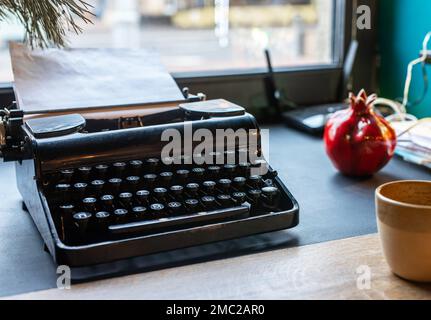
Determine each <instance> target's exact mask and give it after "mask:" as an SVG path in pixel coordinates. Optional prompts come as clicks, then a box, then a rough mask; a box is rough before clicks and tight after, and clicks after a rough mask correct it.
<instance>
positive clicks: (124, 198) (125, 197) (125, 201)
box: [118, 192, 133, 207]
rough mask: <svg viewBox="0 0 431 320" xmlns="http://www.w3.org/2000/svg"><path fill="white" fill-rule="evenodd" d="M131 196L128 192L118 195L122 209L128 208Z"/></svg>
mask: <svg viewBox="0 0 431 320" xmlns="http://www.w3.org/2000/svg"><path fill="white" fill-rule="evenodd" d="M132 198H133V195H132V194H131V193H130V192H122V193H120V194H119V195H118V200H119V202H120V204H121V205H122V206H124V207H130V205H131V204H132Z"/></svg>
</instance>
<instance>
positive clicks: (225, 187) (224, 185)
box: [218, 179, 232, 192]
mask: <svg viewBox="0 0 431 320" xmlns="http://www.w3.org/2000/svg"><path fill="white" fill-rule="evenodd" d="M231 184H232V181H231V180H230V179H220V180H219V181H218V185H219V187H220V189H221V190H222V191H223V192H226V191H229V188H230V186H231Z"/></svg>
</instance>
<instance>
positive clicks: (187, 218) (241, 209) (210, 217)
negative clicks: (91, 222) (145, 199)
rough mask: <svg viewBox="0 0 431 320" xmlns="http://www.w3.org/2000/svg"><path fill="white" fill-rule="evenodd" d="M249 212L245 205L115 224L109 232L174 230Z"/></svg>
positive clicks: (118, 233) (115, 233)
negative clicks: (173, 228)
mask: <svg viewBox="0 0 431 320" xmlns="http://www.w3.org/2000/svg"><path fill="white" fill-rule="evenodd" d="M249 212H250V207H249V206H248V205H247V204H243V205H241V206H237V207H231V208H225V209H219V210H214V211H206V212H199V213H194V214H189V215H183V216H176V217H169V218H161V219H154V220H145V221H138V222H131V223H125V224H115V225H111V226H109V232H110V233H111V234H113V235H121V234H128V233H137V232H145V231H155V230H157V229H165V228H172V227H176V226H183V225H187V224H193V223H199V222H206V221H216V220H222V219H226V218H232V217H235V216H239V215H245V214H247V213H249Z"/></svg>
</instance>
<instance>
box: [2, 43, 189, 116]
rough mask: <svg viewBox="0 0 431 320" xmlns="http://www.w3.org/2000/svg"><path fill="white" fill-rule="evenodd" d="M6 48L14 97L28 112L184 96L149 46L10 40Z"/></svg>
mask: <svg viewBox="0 0 431 320" xmlns="http://www.w3.org/2000/svg"><path fill="white" fill-rule="evenodd" d="M10 54H11V59H12V69H13V73H14V78H15V83H14V89H15V95H16V97H17V103H18V106H19V108H20V109H22V110H24V111H26V112H27V113H44V112H53V111H61V110H66V109H67V110H75V109H88V108H96V107H101V108H103V107H112V106H135V105H146V104H154V103H165V102H170V101H184V97H183V95H182V93H181V90H180V89H179V88H178V86H177V84H176V83H175V81H174V79H173V78H172V76H171V75H170V74H169V73H168V72H167V71H166V69H165V68H164V67H163V65H162V64H161V62H160V59H159V56H158V55H157V54H156V53H154V52H151V51H147V50H142V49H139V50H135V49H66V50H64V49H48V50H29V49H28V48H27V47H26V46H24V45H22V44H18V43H11V44H10Z"/></svg>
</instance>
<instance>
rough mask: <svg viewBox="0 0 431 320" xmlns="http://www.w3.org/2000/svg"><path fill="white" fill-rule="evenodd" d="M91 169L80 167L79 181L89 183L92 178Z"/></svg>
mask: <svg viewBox="0 0 431 320" xmlns="http://www.w3.org/2000/svg"><path fill="white" fill-rule="evenodd" d="M90 172H91V167H79V168H78V179H79V180H81V181H87V180H88V178H89V177H90Z"/></svg>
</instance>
